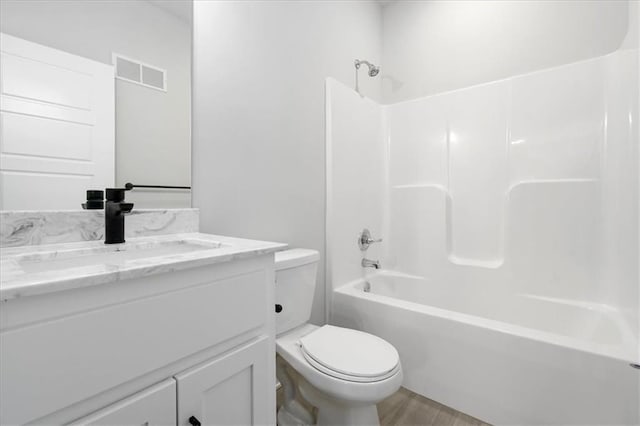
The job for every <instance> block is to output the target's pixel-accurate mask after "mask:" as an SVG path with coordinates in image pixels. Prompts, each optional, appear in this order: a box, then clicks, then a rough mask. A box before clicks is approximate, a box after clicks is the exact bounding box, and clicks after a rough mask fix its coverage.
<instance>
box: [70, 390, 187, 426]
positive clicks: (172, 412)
mask: <svg viewBox="0 0 640 426" xmlns="http://www.w3.org/2000/svg"><path fill="white" fill-rule="evenodd" d="M71 424H72V425H83V426H84V425H105V426H113V425H141V426H142V425H144V426H165V425H166V426H168V425H175V424H176V381H175V380H174V379H173V378H171V379H167V380H165V381H163V382H161V383H159V384H157V385H155V386H151V387H150V388H147V389H145V390H143V391H141V392H138V393H137V394H135V395H133V396H130V397H129V398H125V399H123V400H122V401H119V402H116V403H115V404H113V405H110V406H108V407H106V408H104V409H102V410H99V411H97V412H95V413H93V414H90V415H89V416H87V417H83V418H82V419H79V420H76V421H75V422H73V423H71Z"/></svg>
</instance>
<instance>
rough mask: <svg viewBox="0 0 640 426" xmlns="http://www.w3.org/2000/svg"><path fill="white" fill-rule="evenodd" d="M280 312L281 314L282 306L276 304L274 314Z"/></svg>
mask: <svg viewBox="0 0 640 426" xmlns="http://www.w3.org/2000/svg"><path fill="white" fill-rule="evenodd" d="M280 312H282V305H281V304H279V303H276V314H279V313H280Z"/></svg>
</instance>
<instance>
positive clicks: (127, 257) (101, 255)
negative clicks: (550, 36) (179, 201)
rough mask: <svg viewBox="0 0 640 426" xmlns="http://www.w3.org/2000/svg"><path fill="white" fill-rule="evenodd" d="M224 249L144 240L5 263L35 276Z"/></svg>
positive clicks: (201, 243) (211, 244)
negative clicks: (47, 272)
mask: <svg viewBox="0 0 640 426" xmlns="http://www.w3.org/2000/svg"><path fill="white" fill-rule="evenodd" d="M220 247H222V244H221V243H218V242H213V241H203V240H196V239H180V240H165V241H144V242H132V243H123V244H113V245H107V244H104V245H101V246H92V247H81V248H72V249H68V250H56V251H42V252H36V253H29V254H20V255H14V256H11V257H10V258H5V259H4V261H5V262H7V263H13V266H14V267H17V268H19V269H21V270H22V271H23V272H25V273H33V272H43V271H53V270H62V269H71V268H79V267H85V266H91V265H115V266H124V265H126V264H127V263H128V262H131V261H135V260H140V259H147V258H158V257H171V256H175V255H180V254H183V253H191V252H195V251H202V250H212V249H218V248H220Z"/></svg>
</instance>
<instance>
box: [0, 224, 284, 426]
mask: <svg viewBox="0 0 640 426" xmlns="http://www.w3.org/2000/svg"><path fill="white" fill-rule="evenodd" d="M285 247H286V246H285V245H284V244H276V243H267V242H260V241H251V240H242V239H235V238H228V237H219V236H213V235H207V234H200V233H186V234H171V235H163V236H153V237H140V238H128V239H127V242H126V243H124V244H116V245H105V244H104V243H103V242H102V241H85V242H74V243H62V244H45V245H34V246H22V247H13V248H3V250H2V256H1V273H2V277H1V284H0V315H1V317H0V375H1V377H2V380H1V384H0V386H1V387H0V407H1V409H0V423H1V424H24V423H28V422H37V423H48V424H66V423H73V424H145V425H159V424H162V425H165V424H166V425H169V424H180V425H188V424H191V425H198V424H200V423H202V424H275V387H274V381H275V361H274V356H275V346H274V335H275V330H274V327H275V326H274V294H273V293H274V286H273V283H274V261H273V258H274V254H273V253H274V252H275V251H277V250H281V249H283V248H285Z"/></svg>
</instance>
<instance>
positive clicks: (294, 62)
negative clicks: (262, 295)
mask: <svg viewBox="0 0 640 426" xmlns="http://www.w3.org/2000/svg"><path fill="white" fill-rule="evenodd" d="M380 27H381V16H380V6H379V5H378V4H377V3H374V2H366V1H345V2H303V1H301V2H293V1H283V2H280V1H271V2H262V1H244V2H231V1H229V2H223V1H221V2H196V3H195V5H194V69H193V77H194V81H193V94H194V95H193V165H192V167H193V186H194V190H193V204H194V207H199V208H200V212H201V219H200V223H201V229H202V231H204V232H213V233H220V234H227V235H235V236H240V237H250V238H258V239H265V240H274V241H282V242H286V243H289V244H290V245H291V246H292V247H307V248H313V249H316V250H319V251H320V253H321V255H322V259H321V264H320V267H319V268H318V271H319V272H318V286H317V288H316V296H315V300H314V309H313V314H312V320H313V321H314V322H316V323H322V322H324V308H325V303H324V302H325V300H324V288H325V287H324V246H325V232H324V231H325V216H324V214H325V173H324V168H325V126H324V122H325V111H324V93H325V92H324V91H325V79H326V78H327V77H335V78H336V79H338V80H340V81H343V82H346V83H348V84H352V83H353V76H354V74H353V72H354V67H353V61H354V59H355V58H366V59H369V60H371V61H374V62H375V61H379V60H380V57H381V54H380V46H381V38H380V37H381V34H380ZM361 83H362V85H361V88H362V91H363V93H366V94H368V95H369V96H372V97H374V98H379V90H378V89H379V86H378V85H379V80H378V79H369V78H362V79H361Z"/></svg>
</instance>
